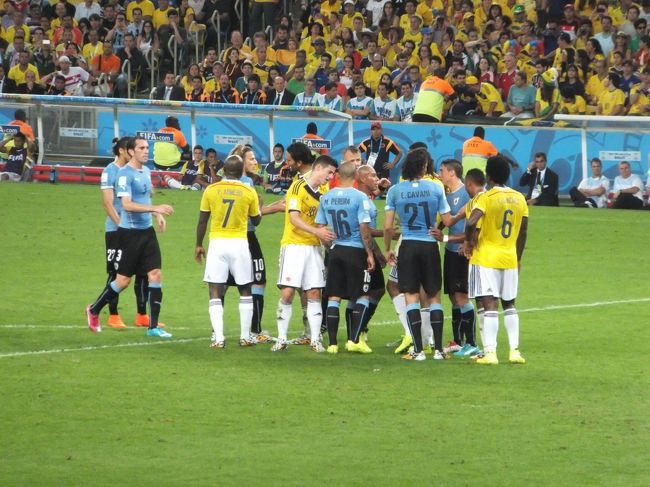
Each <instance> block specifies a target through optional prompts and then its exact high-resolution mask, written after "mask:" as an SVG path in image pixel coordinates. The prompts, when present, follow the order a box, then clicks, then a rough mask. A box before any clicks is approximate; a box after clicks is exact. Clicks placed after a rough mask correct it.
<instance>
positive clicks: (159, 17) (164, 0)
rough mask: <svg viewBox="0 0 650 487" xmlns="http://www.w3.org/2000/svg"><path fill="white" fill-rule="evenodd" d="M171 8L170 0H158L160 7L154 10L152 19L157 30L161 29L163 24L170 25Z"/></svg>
mask: <svg viewBox="0 0 650 487" xmlns="http://www.w3.org/2000/svg"><path fill="white" fill-rule="evenodd" d="M170 8H171V7H170V6H169V0H158V8H157V9H156V10H155V11H154V13H153V19H152V20H153V26H154V27H155V28H156V30H158V29H160V28H161V27H162V26H163V25H169V19H168V17H167V11H168V10H169V9H170Z"/></svg>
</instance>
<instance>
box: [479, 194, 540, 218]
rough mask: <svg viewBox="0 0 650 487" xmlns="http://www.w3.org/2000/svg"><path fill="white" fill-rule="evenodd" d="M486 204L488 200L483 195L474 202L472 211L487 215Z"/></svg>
mask: <svg viewBox="0 0 650 487" xmlns="http://www.w3.org/2000/svg"><path fill="white" fill-rule="evenodd" d="M486 204H487V200H486V198H485V193H481V194H480V195H478V197H477V198H476V199H475V200H474V205H473V208H472V210H481V213H483V214H485V209H486ZM526 208H528V205H526Z"/></svg>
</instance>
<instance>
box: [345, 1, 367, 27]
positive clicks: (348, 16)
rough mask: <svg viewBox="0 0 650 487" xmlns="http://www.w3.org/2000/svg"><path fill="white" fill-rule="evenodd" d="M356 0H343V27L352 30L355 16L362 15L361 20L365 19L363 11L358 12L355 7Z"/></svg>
mask: <svg viewBox="0 0 650 487" xmlns="http://www.w3.org/2000/svg"><path fill="white" fill-rule="evenodd" d="M354 7H355V1H354V0H345V1H344V2H343V16H342V17H341V28H342V29H344V28H346V27H347V28H348V29H350V30H352V21H353V20H354V17H356V16H359V17H361V20H363V15H361V12H357V11H356V10H355V9H354Z"/></svg>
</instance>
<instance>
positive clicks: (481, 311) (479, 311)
mask: <svg viewBox="0 0 650 487" xmlns="http://www.w3.org/2000/svg"><path fill="white" fill-rule="evenodd" d="M484 315H485V310H484V309H483V308H479V309H477V310H476V320H477V321H478V332H479V335H481V344H482V345H483V346H485V336H484V335H483V320H484V319H485V316H484Z"/></svg>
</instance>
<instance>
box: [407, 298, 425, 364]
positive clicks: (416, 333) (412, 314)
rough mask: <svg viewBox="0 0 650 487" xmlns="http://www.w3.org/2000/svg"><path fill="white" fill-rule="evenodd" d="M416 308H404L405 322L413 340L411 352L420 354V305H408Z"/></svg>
mask: <svg viewBox="0 0 650 487" xmlns="http://www.w3.org/2000/svg"><path fill="white" fill-rule="evenodd" d="M409 306H416V308H414V309H408V306H407V308H406V322H407V323H408V325H409V330H411V338H413V351H414V352H415V353H420V352H421V351H422V317H421V315H420V305H419V304H418V305H409Z"/></svg>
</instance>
